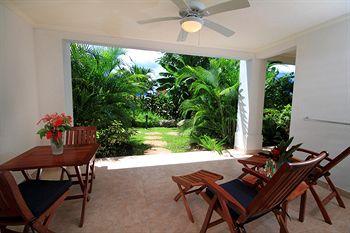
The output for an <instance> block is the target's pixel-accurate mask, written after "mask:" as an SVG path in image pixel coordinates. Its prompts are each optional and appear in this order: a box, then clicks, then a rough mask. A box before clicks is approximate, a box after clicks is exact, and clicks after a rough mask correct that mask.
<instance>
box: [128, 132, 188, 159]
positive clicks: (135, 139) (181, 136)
mask: <svg viewBox="0 0 350 233" xmlns="http://www.w3.org/2000/svg"><path fill="white" fill-rule="evenodd" d="M135 130H136V131H137V133H136V134H135V135H133V136H132V137H131V142H132V143H133V145H135V146H136V147H139V149H138V148H135V150H134V151H135V153H137V154H140V153H141V154H143V151H142V150H143V149H144V148H146V147H147V145H146V147H145V146H142V145H145V144H144V141H145V140H146V135H147V133H159V135H157V136H159V137H160V138H161V139H159V140H162V141H165V142H166V143H167V145H166V146H165V148H166V149H168V150H170V151H171V152H173V153H180V152H187V151H190V150H191V147H190V137H189V136H188V134H187V133H183V132H180V131H179V129H178V128H164V127H155V128H149V129H145V128H135ZM153 136H154V135H153Z"/></svg>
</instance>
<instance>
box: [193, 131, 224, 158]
mask: <svg viewBox="0 0 350 233" xmlns="http://www.w3.org/2000/svg"><path fill="white" fill-rule="evenodd" d="M224 144H225V141H224V140H221V141H218V140H217V139H215V138H211V137H210V136H208V135H204V136H201V137H200V138H199V145H201V146H202V147H203V148H205V149H207V150H210V151H216V152H218V153H219V154H222V151H223V150H224Z"/></svg>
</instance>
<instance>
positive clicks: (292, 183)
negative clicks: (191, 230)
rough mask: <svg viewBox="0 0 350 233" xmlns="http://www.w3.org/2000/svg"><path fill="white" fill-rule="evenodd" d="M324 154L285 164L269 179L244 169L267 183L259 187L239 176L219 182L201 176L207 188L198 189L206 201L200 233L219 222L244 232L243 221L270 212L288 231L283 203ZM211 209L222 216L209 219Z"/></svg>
mask: <svg viewBox="0 0 350 233" xmlns="http://www.w3.org/2000/svg"><path fill="white" fill-rule="evenodd" d="M326 155H327V154H326V153H321V154H320V155H319V156H317V157H316V158H314V159H311V160H309V161H305V162H297V163H285V164H284V165H283V166H282V167H281V168H280V169H279V170H278V171H277V172H276V173H275V175H274V176H273V177H272V178H271V179H268V178H267V177H266V176H264V175H262V174H260V173H258V172H256V171H254V170H251V169H249V168H246V170H245V172H248V173H250V174H252V175H255V176H257V177H258V178H260V179H262V180H263V181H264V183H266V184H265V185H264V186H263V187H261V188H259V189H257V188H256V187H255V186H252V185H251V184H248V183H245V182H244V181H242V180H240V179H235V180H232V181H229V182H227V183H224V184H222V185H218V184H216V183H215V182H213V181H212V180H209V179H204V182H205V184H206V185H207V186H208V188H207V189H206V190H205V191H203V192H201V196H202V197H203V198H204V200H205V201H206V202H207V203H208V204H209V208H208V212H207V214H206V217H205V220H204V223H203V226H202V229H201V233H204V232H206V231H207V229H208V228H210V227H213V226H215V225H217V224H220V223H222V222H226V223H227V224H228V227H229V230H230V232H231V233H233V232H245V230H244V225H245V224H247V223H249V222H251V221H254V220H255V219H257V218H260V217H262V216H263V215H265V214H267V213H269V212H271V211H272V212H273V213H274V214H275V216H276V218H277V221H278V223H279V225H280V230H281V232H283V233H287V232H288V229H287V227H286V224H285V219H284V218H283V208H282V205H283V203H284V202H285V201H286V198H287V197H288V196H289V195H290V194H291V193H292V192H293V191H294V190H295V188H296V187H297V186H298V185H299V184H300V183H301V182H303V181H304V180H305V179H306V178H307V177H308V175H309V174H310V173H311V172H312V171H313V169H314V168H315V167H316V166H317V165H318V164H319V163H320V162H321V161H322V160H323V159H324V158H325V157H326ZM213 211H215V212H217V213H218V214H219V216H220V217H221V218H220V219H218V220H215V221H212V222H211V217H212V214H213Z"/></svg>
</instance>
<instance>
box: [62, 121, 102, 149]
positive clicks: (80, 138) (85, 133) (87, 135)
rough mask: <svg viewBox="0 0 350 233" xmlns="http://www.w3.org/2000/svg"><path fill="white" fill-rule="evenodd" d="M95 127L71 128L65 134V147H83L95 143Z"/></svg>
mask: <svg viewBox="0 0 350 233" xmlns="http://www.w3.org/2000/svg"><path fill="white" fill-rule="evenodd" d="M96 130H97V129H96V127H95V126H79V127H72V128H71V129H70V130H68V131H67V132H66V145H83V144H94V143H96Z"/></svg>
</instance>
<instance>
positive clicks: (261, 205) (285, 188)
mask: <svg viewBox="0 0 350 233" xmlns="http://www.w3.org/2000/svg"><path fill="white" fill-rule="evenodd" d="M326 156H327V153H326V152H321V153H320V154H319V155H318V156H317V157H316V158H314V159H310V160H308V161H304V162H298V163H285V164H284V165H282V167H281V168H280V169H278V171H277V172H276V173H275V174H274V175H273V177H272V178H271V180H270V181H269V182H268V183H267V184H266V185H265V186H264V187H263V188H262V189H261V190H260V191H259V193H258V195H257V196H256V197H255V198H254V200H253V201H252V202H251V203H250V204H249V206H248V208H247V213H246V215H245V216H241V217H240V219H239V221H244V220H245V219H247V218H249V217H253V216H259V215H262V214H264V213H267V212H269V211H271V210H273V209H274V208H276V207H277V206H279V205H280V204H281V203H282V202H284V201H285V200H286V198H287V197H288V196H289V194H291V193H292V192H293V191H294V190H295V188H296V187H297V186H298V185H299V184H300V183H301V182H302V181H304V180H305V179H306V178H307V176H308V175H309V174H310V173H311V172H312V171H313V169H314V168H315V167H316V166H317V165H318V164H319V163H320V162H321V161H322V160H323V159H324V158H325V157H326Z"/></svg>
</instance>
